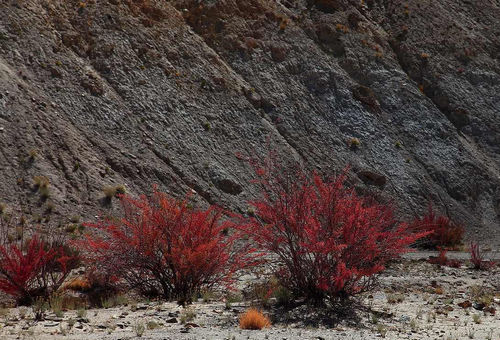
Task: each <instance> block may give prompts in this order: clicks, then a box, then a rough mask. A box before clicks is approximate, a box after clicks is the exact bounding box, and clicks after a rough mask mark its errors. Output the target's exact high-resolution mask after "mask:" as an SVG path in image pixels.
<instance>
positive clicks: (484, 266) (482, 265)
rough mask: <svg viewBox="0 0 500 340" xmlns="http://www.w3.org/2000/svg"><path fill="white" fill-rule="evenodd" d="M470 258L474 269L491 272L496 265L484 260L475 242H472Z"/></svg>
mask: <svg viewBox="0 0 500 340" xmlns="http://www.w3.org/2000/svg"><path fill="white" fill-rule="evenodd" d="M470 258H471V259H470V261H471V263H472V265H473V266H474V269H478V270H489V269H490V268H491V267H493V265H494V262H492V261H487V260H485V259H484V257H483V255H482V254H481V251H480V249H479V245H478V244H477V243H474V242H471V244H470Z"/></svg>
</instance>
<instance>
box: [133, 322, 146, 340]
mask: <svg viewBox="0 0 500 340" xmlns="http://www.w3.org/2000/svg"><path fill="white" fill-rule="evenodd" d="M145 330H146V327H145V326H144V323H143V322H140V321H138V322H137V323H136V324H135V325H134V332H135V335H137V336H138V337H139V338H140V337H142V336H143V335H144V331H145Z"/></svg>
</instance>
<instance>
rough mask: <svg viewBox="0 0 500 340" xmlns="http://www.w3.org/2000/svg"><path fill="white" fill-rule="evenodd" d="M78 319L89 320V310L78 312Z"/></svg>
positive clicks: (81, 309) (79, 310)
mask: <svg viewBox="0 0 500 340" xmlns="http://www.w3.org/2000/svg"><path fill="white" fill-rule="evenodd" d="M76 317H77V318H78V319H85V318H87V310H86V309H84V308H80V309H78V310H77V311H76Z"/></svg>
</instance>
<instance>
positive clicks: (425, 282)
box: [0, 259, 500, 340]
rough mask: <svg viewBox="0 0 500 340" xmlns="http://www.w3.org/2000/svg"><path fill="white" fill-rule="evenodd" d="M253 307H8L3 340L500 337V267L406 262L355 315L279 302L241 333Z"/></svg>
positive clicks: (240, 304)
mask: <svg viewBox="0 0 500 340" xmlns="http://www.w3.org/2000/svg"><path fill="white" fill-rule="evenodd" d="M254 303H255V302H254ZM251 304H252V302H249V301H243V302H237V303H232V304H231V305H230V308H226V307H227V306H226V304H225V303H224V301H210V302H203V301H201V300H200V301H198V302H196V303H194V304H193V305H192V306H190V307H188V308H187V309H185V308H183V307H181V306H178V305H177V304H175V303H159V302H149V303H138V304H134V303H132V304H128V305H122V306H117V307H113V308H108V309H89V310H87V311H86V312H85V313H84V314H85V315H83V316H82V315H81V314H80V315H79V316H78V311H65V312H64V315H63V316H62V317H60V318H58V317H56V316H55V314H54V313H52V312H48V313H47V316H46V320H44V321H40V322H36V321H34V320H33V317H34V316H33V312H32V310H31V308H26V307H25V308H22V307H21V308H12V309H6V310H3V313H2V314H3V315H2V316H1V320H0V338H1V339H6V340H7V339H89V340H90V339H134V338H138V335H137V334H138V333H140V330H141V328H142V327H144V332H143V334H142V338H144V339H280V340H281V339H359V340H361V339H377V338H387V339H445V340H455V339H484V340H487V339H499V338H500V312H499V313H497V310H498V309H499V308H500V269H499V268H495V269H493V270H490V271H476V270H472V269H470V268H469V267H468V266H467V264H466V263H465V264H464V265H463V266H462V267H461V268H449V267H438V266H437V265H431V264H429V263H427V262H425V261H422V260H409V259H405V260H402V261H400V262H398V263H395V264H393V265H392V266H391V268H389V269H388V270H387V271H386V272H385V273H384V274H383V275H382V276H381V277H380V286H379V288H378V289H377V290H375V291H373V292H371V293H367V294H365V295H363V296H362V297H360V300H359V302H356V303H355V304H354V309H353V311H352V314H349V316H345V317H339V316H338V311H336V312H335V311H322V310H320V309H318V308H313V307H308V306H299V307H296V308H293V309H283V308H277V307H274V306H273V305H272V301H271V307H268V308H267V309H265V312H266V313H267V314H268V315H269V316H270V317H271V319H272V320H273V325H272V327H270V328H268V329H264V330H260V331H248V330H240V329H239V327H238V316H239V315H240V314H241V313H242V312H243V311H244V310H245V309H246V308H248V307H249V306H250V305H251ZM461 305H462V306H461ZM80 313H82V312H80ZM190 316H191V317H192V320H190V318H189V317H190ZM148 326H149V327H148ZM149 328H153V329H149Z"/></svg>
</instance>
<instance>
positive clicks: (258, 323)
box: [240, 308, 271, 329]
mask: <svg viewBox="0 0 500 340" xmlns="http://www.w3.org/2000/svg"><path fill="white" fill-rule="evenodd" d="M270 326H271V321H269V318H268V317H267V316H265V315H264V314H262V313H261V312H260V311H258V310H257V309H255V308H250V309H249V310H247V311H246V312H245V313H243V314H242V315H241V316H240V328H241V329H262V328H265V327H270Z"/></svg>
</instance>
